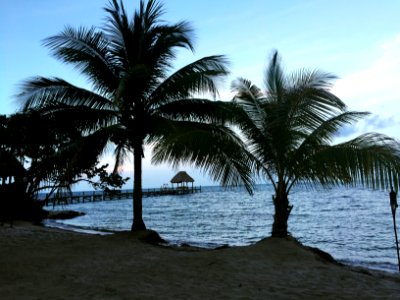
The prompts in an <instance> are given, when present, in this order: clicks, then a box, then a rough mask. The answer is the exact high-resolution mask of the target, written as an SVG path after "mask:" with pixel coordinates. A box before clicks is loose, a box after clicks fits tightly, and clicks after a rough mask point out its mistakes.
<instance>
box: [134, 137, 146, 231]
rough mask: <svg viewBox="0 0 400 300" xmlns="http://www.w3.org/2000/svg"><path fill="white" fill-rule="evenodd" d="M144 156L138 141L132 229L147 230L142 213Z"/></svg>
mask: <svg viewBox="0 0 400 300" xmlns="http://www.w3.org/2000/svg"><path fill="white" fill-rule="evenodd" d="M142 156H143V147H142V144H141V143H137V144H136V145H135V146H134V150H133V163H134V166H133V168H134V176H133V222H132V229H131V230H132V231H136V230H146V225H145V224H144V222H143V213H142Z"/></svg>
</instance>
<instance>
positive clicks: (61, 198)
mask: <svg viewBox="0 0 400 300" xmlns="http://www.w3.org/2000/svg"><path fill="white" fill-rule="evenodd" d="M200 192H201V186H200V187H184V188H182V187H178V188H169V187H168V188H166V187H163V188H159V189H143V190H142V193H143V197H156V196H166V195H186V194H193V193H200ZM132 198H133V190H121V191H112V192H103V191H91V192H72V193H66V194H62V195H54V196H50V197H49V198H48V195H46V197H45V200H44V201H45V206H55V205H67V204H75V203H86V202H100V201H110V200H120V199H132Z"/></svg>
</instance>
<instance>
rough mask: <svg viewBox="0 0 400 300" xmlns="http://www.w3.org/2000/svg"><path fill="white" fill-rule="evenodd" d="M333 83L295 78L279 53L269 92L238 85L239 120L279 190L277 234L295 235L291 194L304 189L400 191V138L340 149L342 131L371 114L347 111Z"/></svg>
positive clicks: (321, 77) (368, 139) (371, 137)
mask: <svg viewBox="0 0 400 300" xmlns="http://www.w3.org/2000/svg"><path fill="white" fill-rule="evenodd" d="M333 79H335V76H333V75H331V74H327V73H323V72H321V71H308V70H301V71H298V72H296V73H293V74H290V75H287V74H285V73H284V72H283V70H282V67H281V64H280V58H279V56H278V53H277V52H275V53H274V54H273V56H272V60H271V62H270V64H269V66H268V68H267V69H266V72H265V78H264V84H265V92H262V91H261V90H260V89H259V88H258V87H256V86H255V85H253V84H252V83H251V82H250V81H249V80H246V79H243V78H239V79H238V80H236V81H235V82H233V84H232V88H233V90H234V91H235V92H236V95H235V97H234V100H233V102H234V103H235V104H236V105H237V106H238V107H239V108H240V109H241V114H240V115H238V120H237V122H238V124H239V126H240V128H241V131H242V133H243V136H244V137H245V138H246V143H247V144H248V145H249V150H250V151H251V153H252V154H253V155H254V157H255V159H256V160H257V162H258V166H259V169H258V170H259V171H260V174H261V175H262V176H265V178H266V179H267V181H270V182H271V184H272V185H273V188H274V193H275V194H274V195H273V203H274V207H275V214H274V222H273V226H272V236H276V237H284V236H286V235H287V234H288V232H287V223H288V218H289V215H290V212H291V210H292V207H293V206H292V205H290V203H289V198H288V196H289V193H290V191H291V189H292V188H293V186H295V185H296V184H302V185H306V186H307V187H313V186H314V185H315V184H317V183H319V184H321V185H322V186H332V185H339V184H342V185H352V186H355V185H361V186H365V187H369V188H388V186H389V185H390V184H393V185H395V186H396V187H398V185H399V172H400V152H399V149H400V147H399V143H398V142H396V141H395V140H394V139H392V138H389V137H387V136H384V135H382V134H377V133H367V134H363V135H361V136H359V137H357V138H354V139H352V140H350V141H347V142H343V143H338V144H332V141H333V139H334V137H335V134H337V133H338V130H339V129H340V128H342V127H343V126H346V125H349V124H351V123H352V122H354V121H356V120H358V119H360V118H362V117H364V116H366V115H367V113H364V112H354V111H348V110H347V109H346V105H345V104H344V103H343V102H342V101H341V100H340V99H339V98H338V97H336V96H335V95H334V94H332V93H331V92H330V91H329V90H330V87H331V82H332V80H333Z"/></svg>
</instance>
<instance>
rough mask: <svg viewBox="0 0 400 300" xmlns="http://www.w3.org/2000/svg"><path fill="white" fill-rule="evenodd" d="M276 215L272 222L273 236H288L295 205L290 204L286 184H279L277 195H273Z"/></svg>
mask: <svg viewBox="0 0 400 300" xmlns="http://www.w3.org/2000/svg"><path fill="white" fill-rule="evenodd" d="M272 199H273V202H274V206H275V215H274V223H273V224H272V236H273V237H286V236H287V235H288V231H287V228H288V225H287V224H288V219H289V216H290V212H291V211H292V208H293V205H289V199H288V195H287V193H286V189H285V187H284V185H283V186H282V185H281V184H278V189H277V191H276V194H275V196H272Z"/></svg>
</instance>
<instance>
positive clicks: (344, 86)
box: [332, 34, 400, 119]
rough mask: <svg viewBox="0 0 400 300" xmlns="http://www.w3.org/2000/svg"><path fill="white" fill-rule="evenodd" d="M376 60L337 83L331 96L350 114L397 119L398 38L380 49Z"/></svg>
mask: <svg viewBox="0 0 400 300" xmlns="http://www.w3.org/2000/svg"><path fill="white" fill-rule="evenodd" d="M380 53H381V55H380V57H378V58H377V59H376V60H375V61H371V62H367V63H366V67H365V68H364V69H362V70H359V71H356V72H353V73H351V74H349V75H347V76H345V77H344V78H342V79H339V80H338V81H337V83H336V85H335V86H334V88H333V90H332V91H333V93H334V94H336V95H337V96H339V97H340V98H341V99H342V100H343V101H344V102H345V103H346V104H348V106H349V108H350V109H352V110H362V111H364V110H366V111H370V112H371V113H373V114H377V115H379V116H381V117H384V118H391V117H396V119H398V117H397V116H400V34H399V35H397V36H395V37H394V38H393V39H392V40H390V41H388V42H386V43H385V44H383V45H380Z"/></svg>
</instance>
